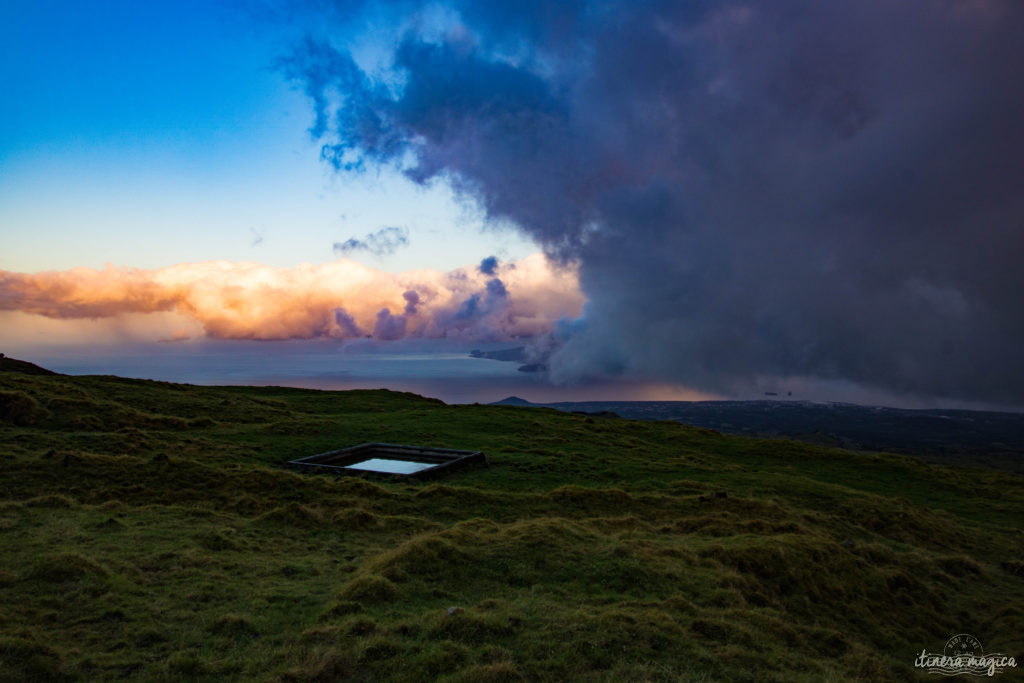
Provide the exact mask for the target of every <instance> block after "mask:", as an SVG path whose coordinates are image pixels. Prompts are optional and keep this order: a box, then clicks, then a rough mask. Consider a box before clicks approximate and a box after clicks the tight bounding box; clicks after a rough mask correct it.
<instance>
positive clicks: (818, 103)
mask: <svg viewBox="0 0 1024 683" xmlns="http://www.w3.org/2000/svg"><path fill="white" fill-rule="evenodd" d="M0 12H2V15H0V19H2V21H0V41H2V42H0V45H2V47H0V49H2V50H3V59H2V60H0V88H2V91H3V93H4V98H3V100H4V102H5V104H3V105H0V236H2V243H3V248H2V249H0V329H2V332H0V346H2V347H3V348H4V349H7V350H8V353H10V354H11V355H20V356H22V357H27V358H28V359H30V360H35V359H38V360H39V361H45V362H48V363H50V364H51V365H53V366H54V367H55V369H63V370H65V371H69V372H72V371H83V372H85V371H88V372H97V371H106V372H119V371H120V372H121V374H133V375H134V376H153V377H156V376H157V375H159V378H160V379H181V380H183V381H196V382H212V381H228V380H230V381H257V380H258V379H259V378H266V377H268V376H273V377H275V378H276V381H278V382H281V383H288V382H292V383H297V382H301V383H303V385H310V386H312V385H318V386H328V385H330V386H340V385H338V384H337V382H338V381H340V380H339V379H338V378H339V377H340V376H341V375H340V374H339V373H343V374H344V377H345V380H344V384H345V386H350V385H352V383H358V382H360V381H363V380H365V381H369V382H379V383H382V384H387V385H389V386H395V387H396V388H407V387H410V386H413V384H415V387H416V388H418V389H422V392H423V393H431V394H432V395H441V396H442V398H445V396H448V398H452V399H458V400H483V399H489V400H496V399H499V398H502V397H503V396H504V395H507V394H508V393H515V390H517V389H518V390H522V391H524V392H534V395H535V396H537V397H539V396H540V395H541V394H543V395H544V397H545V399H546V400H547V399H551V398H555V397H558V396H559V395H564V396H566V397H569V396H570V395H571V397H572V398H574V399H580V398H593V399H599V398H609V399H613V398H622V397H624V396H626V395H628V396H629V397H630V398H668V397H675V398H706V397H739V398H753V397H758V396H763V395H764V392H766V391H771V392H776V393H785V394H787V395H788V393H789V392H793V394H794V397H796V398H802V399H811V400H840V401H843V400H848V401H858V402H877V403H887V404H891V405H904V406H913V405H921V406H932V405H949V406H968V407H1010V408H1015V409H1019V408H1020V407H1021V406H1024V356H1022V354H1021V353H1020V352H1019V349H1020V340H1021V339H1022V336H1024V306H1021V305H1020V292H1021V291H1024V275H1022V271H1021V269H1020V267H1019V262H1020V259H1021V256H1022V255H1024V193H1022V192H1021V191H1020V189H1021V188H1022V187H1024V129H1022V128H1021V126H1020V123H1019V122H1020V121H1021V120H1024V87H1022V86H1024V44H1022V42H1021V41H1020V40H1019V39H1018V38H1019V36H1020V35H1021V32H1022V30H1024V5H1021V3H1019V2H1017V1H1016V0H936V1H934V2H923V1H922V0H884V1H883V0H859V1H857V2H853V1H852V0H839V1H837V2H830V3H821V2H816V1H814V0H774V1H772V2H768V1H767V0H721V1H718V2H708V1H707V0H691V1H688V2H679V1H673V2H658V1H646V0H636V1H631V2H625V1H612V0H603V1H601V2H584V1H583V0H567V1H565V2H558V3H553V2H539V1H536V0H520V1H517V2H511V0H492V1H491V2H470V1H468V0H446V1H444V2H429V3H424V2H416V1H413V0H391V1H378V2H369V1H368V0H349V1H347V2H340V1H338V2H331V1H328V0H310V1H309V2H283V1H278V0H260V1H259V2H256V1H253V2H245V1H243V0H230V1H225V2H221V3H210V2H177V3H163V2H153V3H129V2H97V3H89V4H88V5H86V4H84V3H74V2H38V3H32V4H31V5H29V4H27V3H24V4H17V5H16V4H15V3H6V4H5V5H4V6H3V8H2V9H0ZM510 346H524V347H525V349H526V354H527V357H528V360H530V361H532V362H534V363H537V364H541V365H543V366H545V367H546V368H547V371H546V372H542V373H519V372H518V371H517V370H516V369H515V365H514V364H509V363H499V362H497V361H483V360H478V359H464V360H463V361H455V360H454V359H455V358H461V357H462V354H465V352H466V351H468V350H469V349H470V348H476V347H481V348H504V347H510ZM381 354H385V356H386V355H387V354H391V356H389V358H391V359H390V360H381V358H383V356H381ZM449 355H450V356H452V357H451V358H449ZM170 357H173V358H174V361H173V362H171V361H169V360H168V359H169V358H170ZM371 357H372V358H375V359H376V360H375V361H373V362H378V363H382V365H376V366H374V367H375V368H377V369H375V370H373V371H370V370H368V369H367V368H369V367H370V364H372V363H371V361H370V360H368V359H370V358H371ZM128 358H131V359H133V360H132V361H131V362H130V363H129V362H128V361H127V360H125V359H128ZM357 358H363V359H364V360H363V361H361V362H359V363H356V365H355V366H352V365H351V363H352V362H353V359H357ZM395 358H406V359H408V358H412V360H408V361H402V362H399V361H397V360H394V359H395ZM442 359H447V360H452V363H448V364H446V363H447V360H445V362H441V360H442ZM229 360H230V362H228V361H229ZM275 363H276V364H277V365H279V366H280V369H279V370H278V371H268V370H273V368H272V367H269V368H268V366H273V365H275ZM403 363H405V364H404V365H403ZM228 366H230V368H231V369H230V371H228V370H226V369H225V368H227V367H228ZM385 367H386V368H387V369H386V370H385V369H384V368H385ZM288 368H290V369H288ZM339 368H344V369H339ZM361 368H362V369H361ZM485 368H489V369H485ZM426 369H429V370H426ZM129 371H130V372H129ZM360 373H362V374H360ZM424 373H425V374H426V375H428V376H429V379H430V381H429V382H426V380H424V379H423V377H424ZM527 375H529V376H527ZM414 380H415V381H414ZM332 382H334V384H331V383H332ZM459 383H462V385H463V386H470V385H472V388H471V389H459V390H458V391H455V390H453V389H452V388H451V387H453V386H455V385H456V384H459ZM506 390H508V391H506ZM445 392H448V393H447V394H445ZM502 392H504V393H502ZM560 392H561V394H560ZM588 392H590V393H589V394H588ZM456 394H457V396H456ZM527 398H531V396H527Z"/></svg>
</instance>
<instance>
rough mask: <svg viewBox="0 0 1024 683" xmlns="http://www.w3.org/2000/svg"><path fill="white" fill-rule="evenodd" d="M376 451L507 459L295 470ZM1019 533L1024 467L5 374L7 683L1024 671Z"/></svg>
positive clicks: (3, 621)
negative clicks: (356, 448) (956, 650)
mask: <svg viewBox="0 0 1024 683" xmlns="http://www.w3.org/2000/svg"><path fill="white" fill-rule="evenodd" d="M377 440H380V441H390V442H394V443H409V444H420V445H431V446H439V447H447V448H465V449H479V450H483V451H484V452H485V453H486V455H487V458H488V460H489V464H488V466H486V467H482V468H478V469H474V470H470V471H466V472H460V473H457V474H455V475H453V476H451V477H449V478H446V479H444V480H443V481H439V482H435V483H406V482H397V483H396V482H388V481H380V482H376V481H375V482H371V481H368V480H361V479H355V478H340V479H338V478H333V477H328V476H312V475H300V474H296V473H293V472H291V471H287V470H285V469H283V468H282V467H281V463H282V461H284V460H286V459H289V458H294V457H298V456H302V455H308V454H312V453H317V452H320V451H324V450H330V449H333V448H339V447H343V446H348V445H352V444H356V443H360V442H364V441H377ZM715 494H718V495H715ZM1022 521H1024V479H1022V478H1020V477H1014V476H1011V475H1006V474H1000V473H996V472H988V471H979V470H957V469H950V468H941V467H934V466H928V465H925V464H923V463H921V462H919V461H917V460H914V459H911V458H907V457H900V456H889V455H856V454H852V453H848V452H845V451H841V450H830V449H824V448H819V447H814V446H810V445H807V444H800V443H795V442H786V441H776V440H772V441H761V440H754V439H744V438H739V437H727V436H722V435H720V434H718V433H715V432H711V431H707V430H702V429H696V428H690V427H684V426H681V425H679V424H675V423H670V422H664V423H662V422H634V421H626V420H600V419H596V420H595V419H592V418H587V417H584V416H578V415H570V414H565V413H560V412H556V411H554V410H549V409H530V408H513V407H499V406H446V405H444V404H442V403H440V402H437V401H434V400H430V399H425V398H422V397H418V396H414V395H410V394H400V393H393V392H387V391H356V392H318V391H306V390H296V389H282V388H252V387H218V388H210V387H195V386H185V385H176V384H167V383H161V382H147V381H139V380H127V379H119V378H116V377H69V376H49V375H42V374H26V373H23V372H17V371H9V372H0V680H11V679H16V680H17V679H25V678H33V677H35V678H38V679H60V678H69V679H79V680H86V679H87V680H104V679H116V678H123V677H133V678H139V679H147V680H149V679H167V680H172V679H173V680H179V679H182V678H193V679H204V678H210V679H213V678H219V677H225V676H226V677H234V678H257V679H266V680H309V679H317V680H328V679H336V678H341V677H349V678H352V679H356V680H360V679H363V680H379V679H394V680H408V681H421V680H429V679H432V678H438V677H441V678H445V679H446V680H473V681H477V680H515V679H517V678H522V679H531V680H535V679H542V680H552V681H555V680H557V681H565V680H574V679H583V680H679V679H688V680H751V681H766V680H786V681H793V680H849V679H852V678H862V679H869V680H885V679H894V680H903V679H906V678H908V677H913V676H914V675H915V672H914V670H913V662H914V658H915V656H916V655H917V654H919V653H920V652H921V650H922V649H926V648H927V649H928V650H929V651H936V650H937V651H940V652H941V650H942V647H943V645H944V643H945V641H946V639H948V638H949V637H950V636H952V635H954V634H956V633H964V632H966V633H970V634H973V635H974V636H976V637H977V638H978V639H979V640H980V641H981V643H982V644H983V645H984V646H985V649H986V651H1001V652H1003V653H1007V654H1011V655H1014V656H1018V657H1020V656H1021V655H1024V563H1022V561H1021V560H1022V558H1024V552H1022V551H1024V534H1022V532H1021V529H1020V527H1021V522H1022ZM452 607H455V608H456V609H454V610H449V608H452ZM449 611H450V612H451V613H449Z"/></svg>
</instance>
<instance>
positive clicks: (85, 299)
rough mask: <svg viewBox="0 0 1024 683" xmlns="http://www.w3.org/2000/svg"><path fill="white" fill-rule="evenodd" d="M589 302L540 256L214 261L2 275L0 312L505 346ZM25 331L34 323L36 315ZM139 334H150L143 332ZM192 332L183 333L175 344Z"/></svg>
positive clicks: (286, 335) (207, 330)
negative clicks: (399, 263)
mask: <svg viewBox="0 0 1024 683" xmlns="http://www.w3.org/2000/svg"><path fill="white" fill-rule="evenodd" d="M582 305H583V297H582V294H581V293H580V290H579V286H578V282H577V279H576V273H575V271H574V270H573V269H572V268H568V267H554V266H552V264H551V263H550V262H549V261H548V260H547V259H546V258H545V257H544V256H542V255H540V254H537V255H534V256H530V257H527V258H525V259H521V260H519V261H517V262H513V263H501V264H496V265H495V267H494V269H493V271H492V272H490V273H483V272H481V271H480V269H479V268H477V267H476V266H471V267H466V268H461V269H457V270H454V271H451V272H448V273H442V272H438V271H431V270H421V271H412V272H408V273H399V274H392V273H387V272H385V271H381V270H377V269H374V268H369V267H367V266H364V265H361V264H359V263H357V262H355V261H351V260H348V259H339V260H337V261H333V262H330V263H324V264H320V265H311V264H303V265H300V266H297V267H294V268H272V267H269V266H264V265H260V264H258V263H245V262H241V263H239V262H229V261H212V262H208V263H186V264H179V265H175V266H170V267H168V268H160V269H156V270H143V269H120V268H115V267H113V266H108V267H107V268H106V269H104V270H94V269H91V268H75V269H71V270H66V271H51V272H43V273H35V274H25V273H11V272H6V271H0V311H17V312H20V313H22V314H29V316H43V317H45V318H50V319H59V320H86V319H100V320H111V321H117V320H119V319H122V318H124V317H126V316H135V318H136V327H135V328H134V334H135V335H136V336H138V335H139V334H140V330H143V329H144V327H145V322H142V323H139V322H138V320H137V319H138V315H139V314H154V320H157V319H161V318H160V315H156V314H168V313H172V314H175V315H176V316H177V317H178V318H181V319H184V320H187V321H191V322H193V323H195V325H197V326H198V327H199V329H200V334H202V335H203V336H206V337H210V338H215V339H254V340H264V341H270V340H285V339H317V338H334V339H356V338H366V337H371V338H374V339H378V340H389V341H390V340H397V339H403V338H444V339H452V340H461V341H503V340H513V339H519V338H522V337H533V336H537V335H543V334H545V333H548V332H550V331H551V330H553V329H554V327H555V324H556V323H557V321H558V320H559V319H561V318H564V317H572V316H576V315H578V314H579V312H580V309H581V307H582ZM20 320H21V323H20V324H21V326H23V327H30V326H31V325H32V322H31V319H30V317H26V316H24V315H23V316H22V317H21V318H20ZM143 334H144V333H143ZM188 336H189V334H188V333H186V332H184V331H176V332H175V333H174V334H173V335H171V336H170V337H168V338H167V340H168V341H176V340H184V339H186V338H187V337H188Z"/></svg>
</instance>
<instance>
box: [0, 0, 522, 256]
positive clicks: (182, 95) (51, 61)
mask: <svg viewBox="0 0 1024 683" xmlns="http://www.w3.org/2000/svg"><path fill="white" fill-rule="evenodd" d="M0 12H2V14H0V43H2V45H3V48H2V49H3V59H2V60H0V88H2V92H4V93H5V96H4V100H5V101H6V104H5V105H3V106H2V107H0V234H2V237H3V242H4V249H3V250H2V252H0V268H2V269H4V270H11V271H17V272H36V271H40V270H50V269H67V268H71V267H75V266H89V267H94V268H98V267H102V266H103V265H104V264H105V263H108V262H109V263H113V264H115V265H118V266H125V267H143V268H157V267H161V266H167V265H171V264H174V263H179V262H196V261H207V260H214V259H227V260H252V261H259V262H261V263H265V264H268V265H273V266H279V267H288V266H293V265H296V264H298V263H301V262H305V261H309V262H313V263H320V262H323V261H329V260H332V259H333V258H335V254H334V253H332V250H331V246H332V245H333V244H334V243H335V242H338V241H344V240H345V239H348V238H349V237H361V236H363V235H365V234H368V233H371V232H374V231H376V230H378V229H380V228H381V227H385V226H398V227H404V228H406V229H408V230H409V234H410V244H409V248H408V249H404V250H399V251H398V252H396V253H395V254H394V255H393V256H390V257H385V258H378V257H375V256H372V255H365V257H363V258H361V260H363V261H365V262H366V263H367V264H368V265H372V266H375V267H380V268H383V269H385V270H389V271H394V272H398V271H404V270H410V269H414V268H435V269H442V270H448V269H452V268H455V267H457V266H463V265H469V264H471V263H475V262H477V261H479V260H480V259H481V258H483V257H485V256H488V255H490V254H492V253H497V254H499V255H500V256H502V257H504V258H518V257H521V256H524V255H526V254H528V253H531V252H533V251H536V247H535V246H534V245H533V244H532V243H531V242H529V241H527V240H524V239H523V238H521V237H519V236H518V235H516V234H514V233H513V232H511V231H508V230H495V229H491V228H486V227H485V226H484V222H483V221H482V219H481V216H480V212H479V210H478V209H477V208H476V207H474V206H472V205H471V204H469V205H466V204H464V203H460V202H458V201H456V200H455V199H454V198H453V197H452V194H451V192H450V191H449V190H448V189H447V187H446V186H445V185H444V184H443V183H436V184H435V185H434V186H433V187H432V188H429V189H428V188H421V187H417V186H414V185H413V184H412V183H410V182H408V181H407V180H405V179H404V178H402V177H401V176H400V175H398V174H397V173H395V172H393V171H390V170H387V169H371V170H369V171H368V172H366V173H364V174H362V175H352V174H342V175H339V174H337V173H336V172H334V171H333V170H331V169H329V168H328V167H327V166H326V165H325V164H323V163H322V162H321V161H320V160H319V143H316V142H315V141H313V140H312V139H311V138H310V136H309V134H308V128H309V126H310V124H311V123H312V109H311V106H310V104H309V102H308V100H307V99H306V98H305V96H304V95H303V94H302V93H301V92H300V91H298V90H297V89H296V88H295V87H293V85H292V84H290V83H288V82H287V81H286V80H285V78H284V77H283V75H282V74H281V73H280V70H278V69H276V68H275V66H274V65H275V62H276V61H277V60H278V59H279V57H280V56H281V55H282V54H284V53H285V52H286V51H287V50H288V48H289V45H290V42H289V41H291V40H293V39H294V37H295V32H294V31H293V30H292V29H291V28H290V27H288V26H287V25H284V26H276V27H275V26H272V25H271V24H268V23H267V22H262V21H258V20H256V19H254V18H253V16H252V14H251V13H250V12H249V11H246V10H244V9H243V8H242V7H240V6H237V5H235V4H234V3H223V4H219V3H205V2H175V3H163V2H109V1H107V2H91V3H81V2H48V1H42V2H35V3H6V4H4V6H3V9H2V10H0Z"/></svg>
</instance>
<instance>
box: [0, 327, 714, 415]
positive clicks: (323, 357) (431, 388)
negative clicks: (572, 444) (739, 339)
mask: <svg viewBox="0 0 1024 683" xmlns="http://www.w3.org/2000/svg"><path fill="white" fill-rule="evenodd" d="M463 346H464V348H463ZM508 346H509V343H508V342H504V343H498V344H486V343H466V344H465V345H461V346H457V345H453V344H451V343H450V342H448V343H443V342H436V341H433V340H418V341H416V342H415V343H399V344H396V343H390V344H377V343H374V342H371V341H367V342H365V343H364V342H355V343H353V342H348V343H342V342H337V341H333V340H331V341H306V340H300V341H283V342H256V341H223V340H218V341H217V343H208V342H203V341H194V342H181V343H160V344H146V345H139V344H132V345H130V346H125V347H117V346H98V347H95V348H90V349H82V348H74V349H63V348H57V347H51V348H43V349H35V350H32V349H14V350H11V351H10V352H9V353H8V355H12V356H17V357H19V358H25V359H26V360H31V361H32V362H34V363H38V364H39V365H42V366H44V367H47V368H49V369H51V370H55V371H57V372H61V373H65V374H71V375H118V376H121V377H134V378H140V379H152V380H160V381H165V382H180V383H186V384H200V385H256V386H260V385H276V386H286V387H300V388H309V389H330V390H348V389H391V390H393V391H410V392H414V393H417V394H421V395H423V396H430V397H433V398H439V399H441V400H442V401H444V402H446V403H477V402H479V403H490V402H493V401H498V400H501V399H503V398H506V397H508V396H513V395H514V396H521V397H523V398H526V399H528V400H530V401H534V402H552V401H581V400H659V399H678V400H687V399H692V398H701V397H702V396H701V395H699V394H696V393H694V392H686V391H685V390H673V389H672V388H671V387H666V386H665V385H662V384H659V383H657V382H649V381H639V380H634V381H628V380H621V379H619V380H614V381H613V380H606V381H592V382H586V383H579V384H574V385H572V386H555V385H552V384H551V383H550V382H549V381H548V379H547V377H546V375H545V374H544V373H536V372H521V371H520V370H519V367H520V363H516V362H501V361H494V360H487V359H480V358H472V357H470V356H469V352H470V350H472V349H484V350H493V349H499V348H507V347H508Z"/></svg>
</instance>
